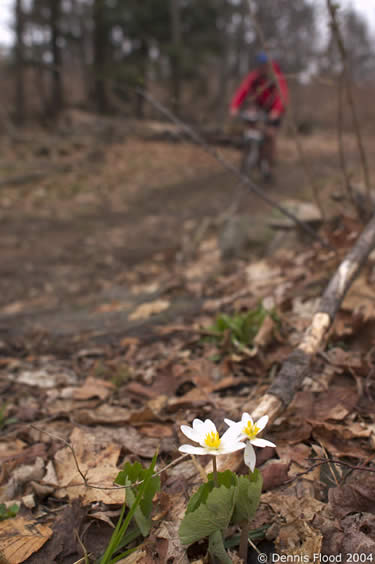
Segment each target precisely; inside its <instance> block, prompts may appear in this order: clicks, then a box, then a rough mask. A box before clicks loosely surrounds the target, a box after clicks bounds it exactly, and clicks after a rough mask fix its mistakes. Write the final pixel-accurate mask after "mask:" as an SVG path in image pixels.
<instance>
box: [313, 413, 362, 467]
mask: <svg viewBox="0 0 375 564" xmlns="http://www.w3.org/2000/svg"><path fill="white" fill-rule="evenodd" d="M361 429H362V428H361ZM353 431H356V432H357V433H358V430H357V429H356V427H355V426H353ZM353 431H351V427H350V426H349V425H340V424H330V423H326V422H322V423H318V422H314V423H313V431H312V436H313V437H314V439H315V440H317V441H318V442H319V443H320V444H321V445H323V446H324V448H325V449H326V450H327V451H328V452H329V453H330V454H332V455H333V456H337V457H342V456H351V457H353V458H364V459H365V458H367V457H368V456H369V455H370V454H371V451H370V445H368V446H366V444H365V445H364V446H362V445H361V442H360V441H359V440H357V441H355V440H350V439H356V438H357V437H358V434H356V433H355V432H353ZM362 431H363V429H362ZM370 434H371V432H369V434H367V433H365V437H366V438H367V437H369V435H370Z"/></svg>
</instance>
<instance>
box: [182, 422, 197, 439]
mask: <svg viewBox="0 0 375 564" xmlns="http://www.w3.org/2000/svg"><path fill="white" fill-rule="evenodd" d="M180 429H181V431H182V433H183V434H184V435H185V436H186V437H187V438H188V439H190V440H191V441H194V442H196V443H199V439H200V434H199V433H197V431H195V430H194V429H192V428H191V427H189V426H188V425H181V427H180Z"/></svg>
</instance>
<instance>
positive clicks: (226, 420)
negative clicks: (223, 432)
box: [224, 419, 237, 427]
mask: <svg viewBox="0 0 375 564" xmlns="http://www.w3.org/2000/svg"><path fill="white" fill-rule="evenodd" d="M224 423H226V424H227V425H229V427H231V426H232V425H237V423H236V422H235V421H232V419H224Z"/></svg>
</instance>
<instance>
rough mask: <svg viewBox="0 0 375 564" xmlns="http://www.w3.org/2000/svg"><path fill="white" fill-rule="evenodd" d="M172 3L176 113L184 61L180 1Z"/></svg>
mask: <svg viewBox="0 0 375 564" xmlns="http://www.w3.org/2000/svg"><path fill="white" fill-rule="evenodd" d="M169 1H170V16H171V39H172V49H171V55H170V60H171V71H172V77H171V79H172V107H173V110H174V111H175V112H176V113H179V111H180V109H181V80H182V73H181V61H182V29H181V9H180V0H169Z"/></svg>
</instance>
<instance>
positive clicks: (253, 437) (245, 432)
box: [224, 413, 276, 472]
mask: <svg viewBox="0 0 375 564" xmlns="http://www.w3.org/2000/svg"><path fill="white" fill-rule="evenodd" d="M224 421H225V423H226V424H227V425H229V429H233V432H235V431H237V437H238V438H239V439H240V440H246V447H245V452H244V461H245V464H246V465H247V466H248V467H249V468H250V470H251V471H252V472H254V468H255V463H256V456H255V450H254V448H253V445H254V446H257V447H261V448H264V447H266V446H270V447H275V446H276V445H275V444H274V443H271V441H267V440H266V439H258V438H257V435H258V433H260V432H261V431H263V429H264V427H265V426H266V425H267V423H268V415H264V416H263V417H261V418H260V419H259V420H258V421H257V422H256V423H254V421H253V418H252V417H251V415H249V414H248V413H243V414H242V417H241V421H239V422H237V423H236V422H235V421H231V420H230V419H224ZM229 429H228V430H229Z"/></svg>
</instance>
